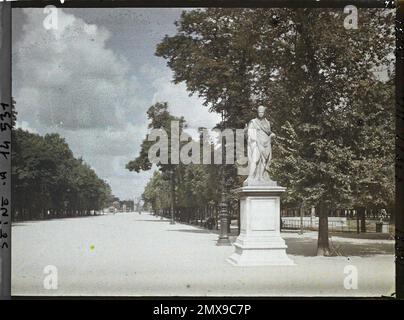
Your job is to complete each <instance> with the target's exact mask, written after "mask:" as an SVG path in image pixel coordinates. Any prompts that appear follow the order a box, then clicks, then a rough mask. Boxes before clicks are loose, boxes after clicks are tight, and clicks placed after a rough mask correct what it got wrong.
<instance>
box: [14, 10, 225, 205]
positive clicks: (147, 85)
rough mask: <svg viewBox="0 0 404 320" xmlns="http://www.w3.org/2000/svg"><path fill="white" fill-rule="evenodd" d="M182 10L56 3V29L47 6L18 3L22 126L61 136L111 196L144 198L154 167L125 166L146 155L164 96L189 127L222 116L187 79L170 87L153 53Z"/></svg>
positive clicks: (16, 70)
mask: <svg viewBox="0 0 404 320" xmlns="http://www.w3.org/2000/svg"><path fill="white" fill-rule="evenodd" d="M182 10H183V9H180V8H167V9H139V8H113V9H112V8H108V9H106V8H88V9H84V8H75V9H58V10H57V28H56V29H52V28H51V29H49V28H46V27H45V26H46V25H47V24H46V22H45V25H44V20H46V19H47V17H48V16H49V12H44V9H43V8H30V9H22V8H14V9H13V55H12V68H13V70H12V71H13V82H12V84H13V96H14V98H15V100H16V110H17V112H18V115H17V126H18V127H21V128H23V129H26V130H28V131H30V132H34V133H39V134H41V135H43V134H46V133H51V132H56V133H59V134H60V135H61V136H63V137H64V138H65V139H66V141H67V143H68V144H69V146H70V148H71V149H72V151H73V153H74V155H75V157H77V158H78V157H82V158H83V159H84V160H85V161H86V162H87V163H88V164H89V165H90V166H91V167H92V168H93V169H94V170H95V171H96V173H97V174H98V176H99V177H100V178H102V179H104V180H106V181H107V182H108V183H109V184H110V186H111V188H112V192H113V194H114V195H116V196H118V197H120V198H121V199H133V198H134V197H138V196H140V195H141V193H142V192H143V189H144V186H145V185H146V183H147V181H148V180H149V179H150V177H151V175H152V171H153V170H151V171H148V172H141V173H136V172H130V171H128V170H127V169H125V165H126V163H127V162H128V161H130V160H133V159H134V158H136V156H137V155H138V153H139V149H140V144H141V142H142V140H143V139H144V138H145V136H146V133H147V124H148V123H147V118H146V110H147V109H148V108H149V107H150V106H151V105H153V104H154V103H156V102H162V101H167V102H168V103H169V106H170V112H171V113H172V114H174V115H176V116H184V117H185V119H186V120H187V122H188V126H189V128H190V129H196V128H197V127H199V126H204V127H207V128H211V127H213V126H214V125H215V124H216V123H217V122H219V116H218V115H216V114H212V113H209V112H208V108H207V107H206V106H203V105H202V100H201V99H200V98H198V97H197V96H191V97H189V92H187V91H186V87H185V84H183V83H181V84H178V85H175V84H173V83H172V72H171V70H170V69H169V68H168V67H167V66H166V61H165V60H164V59H163V58H159V57H156V56H155V55H154V52H155V48H156V45H157V44H158V43H159V42H160V41H161V40H162V39H163V37H164V36H165V35H166V34H168V35H173V34H175V32H176V28H175V26H174V22H175V20H177V19H179V17H180V14H181V11H182ZM54 21H55V20H54ZM47 22H49V20H47ZM191 114H192V117H191V116H190V115H191ZM195 115H197V116H195Z"/></svg>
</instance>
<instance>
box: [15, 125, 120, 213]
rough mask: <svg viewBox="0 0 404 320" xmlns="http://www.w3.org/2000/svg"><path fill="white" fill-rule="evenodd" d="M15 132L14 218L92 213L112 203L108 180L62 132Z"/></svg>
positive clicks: (16, 130)
mask: <svg viewBox="0 0 404 320" xmlns="http://www.w3.org/2000/svg"><path fill="white" fill-rule="evenodd" d="M12 135H13V136H12V139H13V148H12V200H13V201H12V212H13V219H14V220H32V219H44V218H62V217H75V216H83V215H89V214H90V212H91V211H92V210H100V209H102V208H103V207H105V206H106V205H108V204H109V203H111V201H112V195H111V188H110V186H109V185H108V183H107V182H105V181H104V180H102V179H100V178H99V177H98V176H97V174H96V173H95V171H94V170H93V169H92V168H91V167H90V166H89V165H88V164H87V163H85V162H84V160H83V159H81V158H79V159H76V158H75V157H74V156H73V153H72V151H71V150H70V148H69V146H68V144H67V143H66V141H65V139H64V138H62V137H61V136H60V135H59V134H56V133H51V134H46V135H44V136H40V135H39V134H35V133H31V132H28V131H25V130H22V129H14V130H13V132H12Z"/></svg>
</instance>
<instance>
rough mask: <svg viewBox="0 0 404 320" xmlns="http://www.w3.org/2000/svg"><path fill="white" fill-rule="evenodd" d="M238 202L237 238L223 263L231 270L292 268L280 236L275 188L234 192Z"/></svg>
mask: <svg viewBox="0 0 404 320" xmlns="http://www.w3.org/2000/svg"><path fill="white" fill-rule="evenodd" d="M235 191H236V192H237V194H238V197H239V198H240V219H241V221H240V222H241V223H240V225H241V228H240V235H239V236H238V238H237V240H236V241H235V243H234V247H235V252H234V253H233V255H231V256H230V257H229V258H228V259H227V261H228V262H230V263H231V264H233V265H235V266H266V265H267V266H271V265H272V266H282V265H294V262H293V261H292V260H291V259H289V258H288V256H287V255H286V248H287V245H286V244H285V241H284V240H283V239H282V238H281V235H280V219H281V217H280V195H281V194H282V192H284V191H285V188H283V187H279V186H262V185H261V186H246V187H242V188H239V189H236V190H235Z"/></svg>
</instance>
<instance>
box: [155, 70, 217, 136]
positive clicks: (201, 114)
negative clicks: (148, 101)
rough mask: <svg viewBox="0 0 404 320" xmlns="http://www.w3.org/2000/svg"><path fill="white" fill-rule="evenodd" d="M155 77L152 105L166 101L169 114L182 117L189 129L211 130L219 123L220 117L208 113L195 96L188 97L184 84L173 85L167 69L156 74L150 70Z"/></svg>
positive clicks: (170, 74) (156, 71)
mask: <svg viewBox="0 0 404 320" xmlns="http://www.w3.org/2000/svg"><path fill="white" fill-rule="evenodd" d="M150 70H152V73H153V75H154V77H155V79H154V80H153V87H154V89H155V93H154V95H153V103H156V102H164V101H167V102H168V105H169V107H170V112H171V113H172V114H173V115H175V116H184V118H185V120H186V121H187V124H188V126H189V127H190V128H193V129H197V128H198V127H206V128H213V127H214V126H215V125H216V124H217V123H218V122H219V121H220V116H219V115H218V114H215V113H209V112H208V107H206V106H204V105H202V103H203V101H202V99H201V98H199V97H197V96H195V95H194V96H191V97H190V96H189V93H188V92H187V91H186V85H185V84H184V83H180V84H174V83H173V82H172V78H173V77H172V73H171V71H170V70H169V69H165V70H164V71H160V72H158V70H155V69H152V68H150Z"/></svg>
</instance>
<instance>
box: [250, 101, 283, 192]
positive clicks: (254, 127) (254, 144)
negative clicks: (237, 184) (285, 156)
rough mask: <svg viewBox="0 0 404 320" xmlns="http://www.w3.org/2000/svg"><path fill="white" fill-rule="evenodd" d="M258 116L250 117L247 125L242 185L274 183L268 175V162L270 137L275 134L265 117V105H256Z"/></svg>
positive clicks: (270, 150)
mask: <svg viewBox="0 0 404 320" xmlns="http://www.w3.org/2000/svg"><path fill="white" fill-rule="evenodd" d="M257 111H258V117H257V118H255V119H252V120H251V121H250V122H249V124H248V127H247V134H248V139H247V150H248V166H249V170H248V177H247V179H246V180H245V181H244V183H243V185H244V186H254V185H276V182H274V181H272V180H271V178H270V177H269V171H268V170H269V164H270V163H271V159H272V146H271V142H272V139H273V138H274V137H275V134H274V133H273V132H271V125H270V123H269V121H268V120H267V119H266V118H265V111H266V107H264V106H262V105H261V106H259V107H258V110H257Z"/></svg>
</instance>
